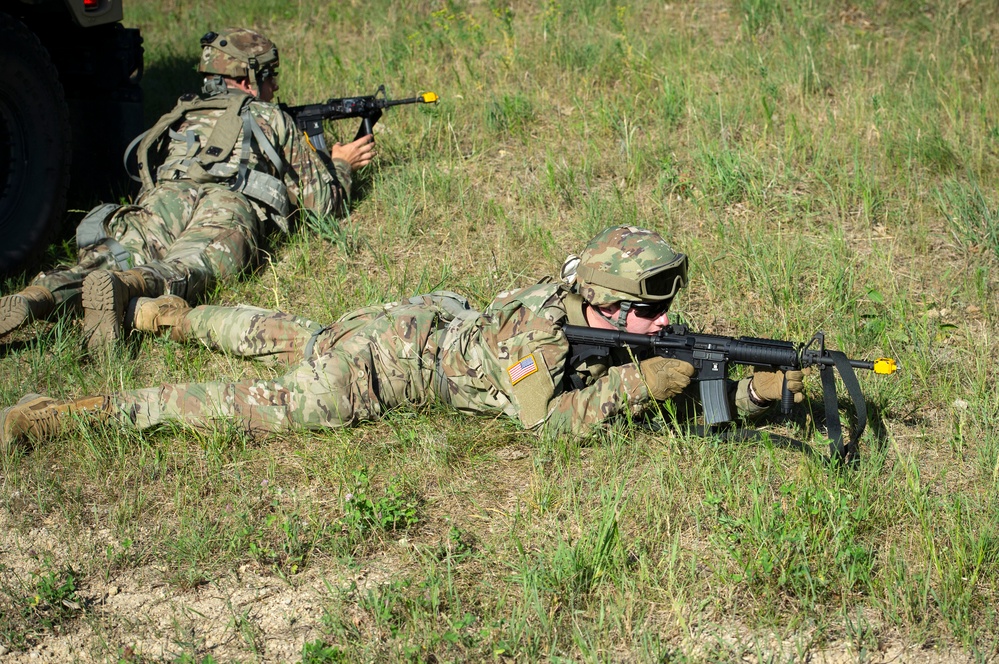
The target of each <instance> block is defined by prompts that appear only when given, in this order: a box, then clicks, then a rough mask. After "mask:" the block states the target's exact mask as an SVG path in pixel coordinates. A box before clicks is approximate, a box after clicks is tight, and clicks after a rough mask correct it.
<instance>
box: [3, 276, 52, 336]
mask: <svg viewBox="0 0 999 664" xmlns="http://www.w3.org/2000/svg"><path fill="white" fill-rule="evenodd" d="M55 307H56V301H55V296H53V295H52V291H50V290H49V289H48V288H44V287H42V286H28V287H27V288H25V289H24V290H23V291H21V292H20V293H15V294H13V295H6V296H4V297H0V335H4V334H7V333H8V332H13V331H14V330H16V329H17V328H19V327H21V326H22V325H27V324H28V323H30V322H31V321H33V320H38V319H40V318H48V317H49V315H50V314H51V313H52V312H53V311H54V310H55Z"/></svg>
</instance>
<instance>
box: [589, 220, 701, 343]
mask: <svg viewBox="0 0 999 664" xmlns="http://www.w3.org/2000/svg"><path fill="white" fill-rule="evenodd" d="M575 273H576V274H575V283H576V288H577V290H578V292H579V294H580V295H581V296H582V297H583V299H584V300H586V301H587V302H589V303H590V304H592V305H594V306H607V305H612V304H617V303H620V304H621V315H620V316H619V318H618V321H617V323H616V324H617V326H618V327H623V326H624V320H625V318H626V317H627V315H628V310H629V309H630V308H631V307H633V306H635V305H636V303H646V304H648V303H654V304H656V305H657V306H656V308H657V309H658V310H659V311H665V310H666V309H668V308H669V304H670V303H671V302H672V301H673V298H674V297H676V294H677V293H678V292H679V291H680V289H681V288H684V287H685V286H686V285H687V256H686V255H685V254H682V253H679V252H677V251H675V250H674V249H673V248H672V247H670V246H669V245H668V244H666V241H665V240H663V238H662V237H661V236H660V235H659V234H658V233H656V232H654V231H650V230H646V229H644V228H637V227H635V226H613V227H611V228H608V229H606V230H604V231H602V232H601V233H599V234H598V235H597V236H596V237H594V238H593V239H592V240H590V242H589V244H587V245H586V248H585V249H583V251H582V253H581V254H580V255H579V260H578V264H577V265H576V268H575Z"/></svg>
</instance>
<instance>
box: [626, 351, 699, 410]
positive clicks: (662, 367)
mask: <svg viewBox="0 0 999 664" xmlns="http://www.w3.org/2000/svg"><path fill="white" fill-rule="evenodd" d="M638 366H639V368H640V369H641V370H642V376H644V377H645V382H646V384H648V386H649V394H650V395H651V396H652V398H653V399H655V400H656V401H665V400H666V399H669V398H670V397H674V396H676V395H677V394H679V393H680V392H682V391H683V388H685V387H687V386H688V385H690V379H691V377H692V376H693V375H694V365H692V364H690V363H689V362H684V361H683V360H675V359H672V358H669V357H650V358H649V359H647V360H642V362H641V364H639V365H638Z"/></svg>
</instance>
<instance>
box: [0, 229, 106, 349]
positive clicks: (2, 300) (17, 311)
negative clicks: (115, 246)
mask: <svg viewBox="0 0 999 664" xmlns="http://www.w3.org/2000/svg"><path fill="white" fill-rule="evenodd" d="M114 265H115V260H114V257H113V256H112V254H111V252H110V251H109V250H108V248H107V247H106V246H105V245H104V244H98V245H96V246H93V247H90V248H88V249H82V250H81V251H80V256H79V261H78V262H77V264H76V265H67V266H62V267H59V268H56V269H54V270H49V271H47V272H41V273H39V274H38V276H36V277H35V278H34V279H32V280H31V284H30V285H29V286H28V287H26V288H25V289H24V290H22V291H20V292H18V293H14V294H11V295H6V296H3V297H0V335H3V334H7V333H8V332H12V331H14V330H16V329H18V328H20V327H22V326H23V325H26V324H27V323H30V322H31V321H34V320H44V319H47V318H49V317H51V316H53V315H54V314H62V315H68V316H73V317H75V316H78V315H79V314H80V312H81V311H82V306H81V303H82V298H81V296H82V293H83V280H84V279H85V278H86V276H87V275H88V274H90V273H91V272H93V271H95V270H102V269H106V268H109V267H113V266H114Z"/></svg>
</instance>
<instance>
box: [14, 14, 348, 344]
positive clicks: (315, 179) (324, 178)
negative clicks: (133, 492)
mask: <svg viewBox="0 0 999 664" xmlns="http://www.w3.org/2000/svg"><path fill="white" fill-rule="evenodd" d="M223 34H224V36H225V37H227V38H228V41H229V43H230V45H231V46H233V45H234V46H236V47H237V49H241V51H240V52H246V53H251V54H253V53H258V52H266V53H267V54H268V55H272V60H271V62H270V63H269V65H270V66H271V67H276V66H277V50H276V48H274V47H273V44H271V43H270V42H269V41H268V40H266V38H264V37H262V36H261V35H259V34H258V33H255V32H253V31H249V30H228V31H225V32H224V33H223ZM209 35H212V36H215V37H217V36H218V35H215V33H209ZM207 36H208V35H206V37H207ZM216 41H219V40H216ZM202 43H203V44H205V41H204V39H203V41H202ZM222 43H223V44H224V43H226V42H225V41H224V40H222ZM215 45H217V44H215ZM268 49H272V50H273V53H271V50H268ZM244 59H245V58H244ZM199 70H200V71H202V72H206V73H214V74H216V78H217V79H218V81H217V84H216V88H215V90H213V92H214V93H215V94H213V95H212V96H211V98H212V99H215V100H217V101H218V102H219V103H217V104H216V106H219V105H220V104H221V106H224V105H225V102H226V101H227V100H233V102H234V103H235V104H236V105H237V106H238V105H239V101H240V100H246V103H245V105H242V106H239V108H240V116H239V120H243V119H244V113H245V114H247V115H248V116H249V118H251V119H252V122H253V123H255V125H256V126H257V127H258V128H259V130H260V131H259V132H258V131H256V130H255V129H254V130H253V131H250V132H249V133H250V134H251V136H246V133H247V132H246V131H245V130H246V129H247V128H249V127H251V125H250V124H242V125H238V124H237V125H236V127H238V132H234V133H233V134H232V135H229V134H228V133H227V132H223V133H226V134H227V136H228V138H229V141H230V142H229V145H230V146H233V147H232V148H231V152H228V151H226V152H224V153H223V154H224V158H223V159H219V160H218V163H215V164H213V167H212V170H211V171H210V173H212V174H222V175H220V176H216V175H209V176H205V173H204V172H203V171H202V172H200V175H201V176H202V177H200V178H198V177H191V173H190V170H191V164H192V162H195V161H197V162H199V163H198V165H199V166H200V160H203V159H204V158H205V155H206V153H210V152H211V151H210V150H209V149H207V148H209V147H211V146H210V138H211V136H212V131H213V129H215V128H216V126H217V125H218V124H219V122H220V119H222V118H223V116H224V115H225V114H226V109H225V108H224V107H217V108H199V107H198V106H199V102H198V101H197V97H196V96H195V95H185V96H184V97H181V99H180V101H179V102H178V105H177V108H175V109H174V111H171V112H170V113H168V114H166V115H165V116H164V120H161V121H160V123H158V124H157V127H159V128H160V129H162V132H156V131H153V132H151V133H150V135H149V136H148V137H147V138H146V139H145V140H144V141H143V142H142V143H140V144H139V146H140V150H139V153H140V154H139V161H140V170H141V169H142V168H143V167H144V168H145V172H144V175H145V176H144V177H143V186H142V189H141V190H140V193H139V196H138V198H137V200H136V202H135V204H134V205H128V206H120V207H119V206H115V205H108V206H100V207H98V208H95V209H94V210H93V211H92V212H91V213H90V215H88V217H87V218H85V219H84V221H83V222H82V223H81V227H80V230H78V232H77V238H78V241H79V244H80V251H79V256H78V260H77V264H76V265H73V266H68V267H62V268H59V269H56V270H53V271H49V272H43V273H41V274H39V275H38V276H36V277H35V278H34V279H33V280H32V282H31V286H33V287H41V289H32V288H28V289H26V290H25V291H23V292H22V293H25V294H27V293H44V292H45V291H43V290H42V289H47V291H50V292H51V298H52V299H50V300H49V302H48V303H45V302H40V303H37V304H33V309H36V310H34V311H33V312H32V315H28V314H27V312H24V313H21V312H20V310H17V311H16V312H13V313H12V310H13V308H14V307H15V306H23V305H20V303H18V302H16V301H15V298H16V297H17V296H11V297H7V298H0V317H4V320H2V321H0V334H3V333H5V332H6V331H8V330H9V329H15V328H16V327H17V326H19V325H21V324H23V323H24V322H27V320H28V319H30V318H40V317H45V316H47V315H48V314H49V313H50V312H51V311H52V310H54V309H55V308H56V307H59V306H60V305H66V306H67V307H68V308H69V309H70V310H71V311H72V310H78V309H79V308H80V306H81V301H80V295H81V291H82V285H83V280H84V278H85V277H86V276H87V275H88V274H91V273H92V272H95V271H98V270H116V271H117V270H129V269H134V268H138V270H139V271H140V273H141V274H142V275H143V278H144V280H145V281H146V282H147V284H148V285H149V287H148V289H144V290H143V292H142V293H139V294H146V295H158V294H160V293H163V292H167V293H173V294H176V295H180V296H181V297H184V298H185V299H186V300H188V301H189V302H194V301H195V300H197V299H198V297H199V296H201V295H202V293H204V292H205V291H206V290H207V289H210V288H211V287H212V285H213V284H214V283H215V282H217V281H219V280H224V279H227V278H229V277H232V276H235V275H237V274H239V273H240V272H242V271H243V270H244V269H246V268H247V267H248V266H250V265H251V264H252V263H253V262H254V261H255V260H256V259H257V258H258V256H259V251H260V241H261V239H262V238H263V236H264V235H265V234H266V233H268V232H269V231H270V230H272V229H273V228H275V227H276V228H278V229H280V230H281V231H282V232H288V230H289V215H290V214H292V213H293V212H294V211H296V210H304V211H308V212H309V213H313V214H316V215H320V216H321V215H329V214H332V213H333V212H334V211H337V210H339V209H341V208H342V205H343V203H344V199H345V196H346V194H347V193H348V192H349V191H350V186H351V173H352V169H351V167H350V165H349V164H348V163H347V162H346V161H343V160H341V159H332V160H331V159H329V158H328V157H326V156H325V155H322V156H321V155H320V154H319V153H317V152H316V151H315V150H314V149H313V148H312V147H311V146H310V145H309V144H308V143H306V142H305V139H304V138H303V136H302V134H301V132H299V131H298V130H297V128H296V127H295V124H294V121H293V120H292V119H291V118H290V117H289V116H288V115H287V114H286V113H284V112H283V111H282V110H281V109H280V108H279V107H278V106H277V105H276V104H273V103H269V102H266V101H262V100H260V99H258V98H254V97H252V96H250V95H247V94H246V93H244V92H242V91H240V90H236V89H227V88H226V87H225V83H224V81H223V80H222V78H221V76H222V75H225V76H233V77H235V76H246V74H247V73H249V74H250V75H249V78H250V79H252V80H253V81H256V80H257V78H258V77H261V76H262V74H261V73H257V72H255V71H250V70H248V69H247V65H246V64H245V63H242V62H239V61H238V60H236V59H234V58H233V57H231V56H230V55H228V54H226V53H222V52H221V51H219V50H218V49H217V48H209V47H207V46H206V47H205V48H204V49H203V57H202V62H201V64H200V66H199ZM210 78H211V77H209V79H206V81H208V80H210ZM184 109H189V110H184ZM171 116H175V117H176V120H175V121H174V122H172V123H171V124H170V126H169V127H166V126H160V125H162V124H163V123H164V122H165V119H167V118H170V117H171ZM157 133H159V136H157V135H156V134H157ZM160 137H162V138H163V140H159V139H160ZM261 138H262V139H263V140H261ZM157 140H159V142H156V143H154V142H155V141H157ZM146 141H148V142H150V143H154V144H153V145H152V146H151V151H150V152H148V153H147V156H149V159H148V161H149V163H148V164H144V163H143V160H142V149H143V147H144V145H145V143H146ZM265 143H266V145H264V144H265ZM241 160H242V161H241ZM254 173H257V174H261V175H266V176H270V177H259V178H257V181H258V183H259V182H261V181H262V182H264V183H265V184H264V186H262V187H258V188H257V189H256V190H254V189H251V188H247V187H242V186H238V182H240V181H241V179H242V182H243V183H244V184H245V183H246V175H247V174H249V175H254ZM260 189H263V190H264V191H262V192H261V191H260ZM260 193H263V194H264V195H263V196H261V195H254V194H260ZM85 228H89V229H90V230H88V231H86V232H84V229H85ZM84 235H86V236H88V237H87V239H83V236H84ZM44 297H45V298H49V297H50V296H48V295H47V294H46V295H45V296H44ZM52 300H54V301H52ZM5 321H6V322H5Z"/></svg>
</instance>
